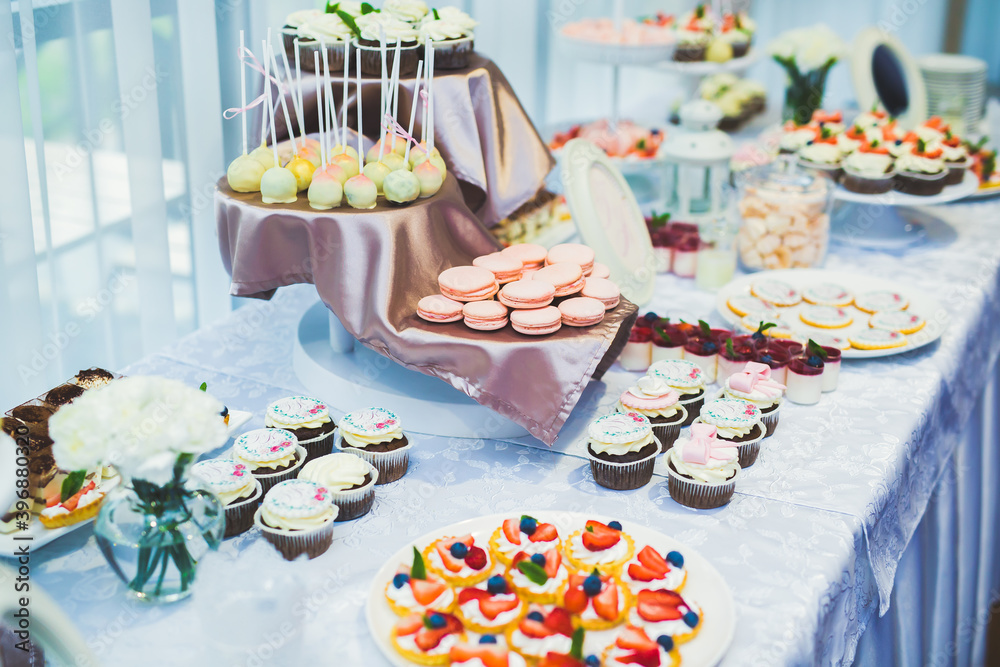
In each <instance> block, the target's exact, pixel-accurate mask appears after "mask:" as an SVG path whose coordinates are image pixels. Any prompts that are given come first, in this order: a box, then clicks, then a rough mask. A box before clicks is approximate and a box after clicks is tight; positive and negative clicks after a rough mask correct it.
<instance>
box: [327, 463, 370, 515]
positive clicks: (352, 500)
mask: <svg viewBox="0 0 1000 667" xmlns="http://www.w3.org/2000/svg"><path fill="white" fill-rule="evenodd" d="M368 467H369V473H370V474H371V476H372V481H371V482H370V483H368V484H365V485H364V486H362V487H361V488H360V489H351V490H350V491H333V490H331V491H330V496H331V497H332V498H333V504H334V505H336V506H337V507H339V508H340V513H338V514H337V521H350V520H352V519H357V518H358V517H360V516H364V515H365V514H368V512H369V511H371V508H372V505H374V504H375V485H376V484H378V469H376V468H375V466H373V465H372V464H370V463H369V464H368Z"/></svg>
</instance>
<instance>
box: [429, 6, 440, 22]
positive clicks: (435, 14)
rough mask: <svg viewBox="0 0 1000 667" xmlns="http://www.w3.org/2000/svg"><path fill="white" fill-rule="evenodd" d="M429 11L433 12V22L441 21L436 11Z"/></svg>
mask: <svg viewBox="0 0 1000 667" xmlns="http://www.w3.org/2000/svg"><path fill="white" fill-rule="evenodd" d="M431 11H432V12H434V20H435V21H440V20H441V15H440V14H438V10H437V9H432V10H431Z"/></svg>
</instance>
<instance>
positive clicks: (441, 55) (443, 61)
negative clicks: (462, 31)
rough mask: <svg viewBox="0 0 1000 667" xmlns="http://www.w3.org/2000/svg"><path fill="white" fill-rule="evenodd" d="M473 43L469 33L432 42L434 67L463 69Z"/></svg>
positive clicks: (467, 64)
mask: <svg viewBox="0 0 1000 667" xmlns="http://www.w3.org/2000/svg"><path fill="white" fill-rule="evenodd" d="M473 44H474V42H473V38H472V36H471V35H470V36H467V37H459V38H458V39H446V40H442V41H440V42H434V69H465V68H466V67H468V66H469V57H470V56H471V55H472V50H473V49H474V48H475V47H474V45H473ZM400 67H402V63H400Z"/></svg>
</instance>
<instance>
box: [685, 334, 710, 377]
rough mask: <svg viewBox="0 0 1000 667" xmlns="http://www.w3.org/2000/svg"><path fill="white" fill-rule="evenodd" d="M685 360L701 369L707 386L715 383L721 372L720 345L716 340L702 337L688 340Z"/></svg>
mask: <svg viewBox="0 0 1000 667" xmlns="http://www.w3.org/2000/svg"><path fill="white" fill-rule="evenodd" d="M684 359H686V360H687V361H692V362H694V363H696V364H698V366H700V367H701V370H702V371H703V372H704V374H705V382H706V383H707V384H711V383H713V382H715V377H716V375H718V372H719V343H717V342H716V341H715V340H713V339H712V338H706V337H702V336H695V337H693V338H688V342H687V343H686V344H685V345H684Z"/></svg>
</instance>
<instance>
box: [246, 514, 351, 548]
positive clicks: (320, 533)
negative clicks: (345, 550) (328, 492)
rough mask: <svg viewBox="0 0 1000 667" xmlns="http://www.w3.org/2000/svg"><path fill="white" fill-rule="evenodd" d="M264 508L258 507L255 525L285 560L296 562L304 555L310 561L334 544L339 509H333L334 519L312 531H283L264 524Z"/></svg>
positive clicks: (254, 519)
mask: <svg viewBox="0 0 1000 667" xmlns="http://www.w3.org/2000/svg"><path fill="white" fill-rule="evenodd" d="M262 510H263V507H258V508H257V511H256V512H254V515H253V523H254V525H255V526H257V528H259V529H260V532H261V534H263V535H264V539H265V540H267V541H268V542H270V543H271V544H272V545H274V548H275V549H277V550H278V551H279V552H281V555H282V556H284V557H285V560H295V559H296V558H298V557H299V556H301V555H302V554H306V555H308V556H309V558H310V560H311V559H313V558H316V557H317V556H322V555H323V554H324V553H326V551H327V549H329V548H330V544H332V543H333V524H334V522H335V521H336V520H337V512H338V511H339V510H338V508H337V507H334V508H333V518H332V519H331V520H330V521H327V522H326V523H324V524H323V525H322V526H318V527H316V528H313V529H312V530H283V529H281V528H271V527H270V526H268V525H266V524H265V523H264V520H263V519H261V517H260V514H261V511H262Z"/></svg>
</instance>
